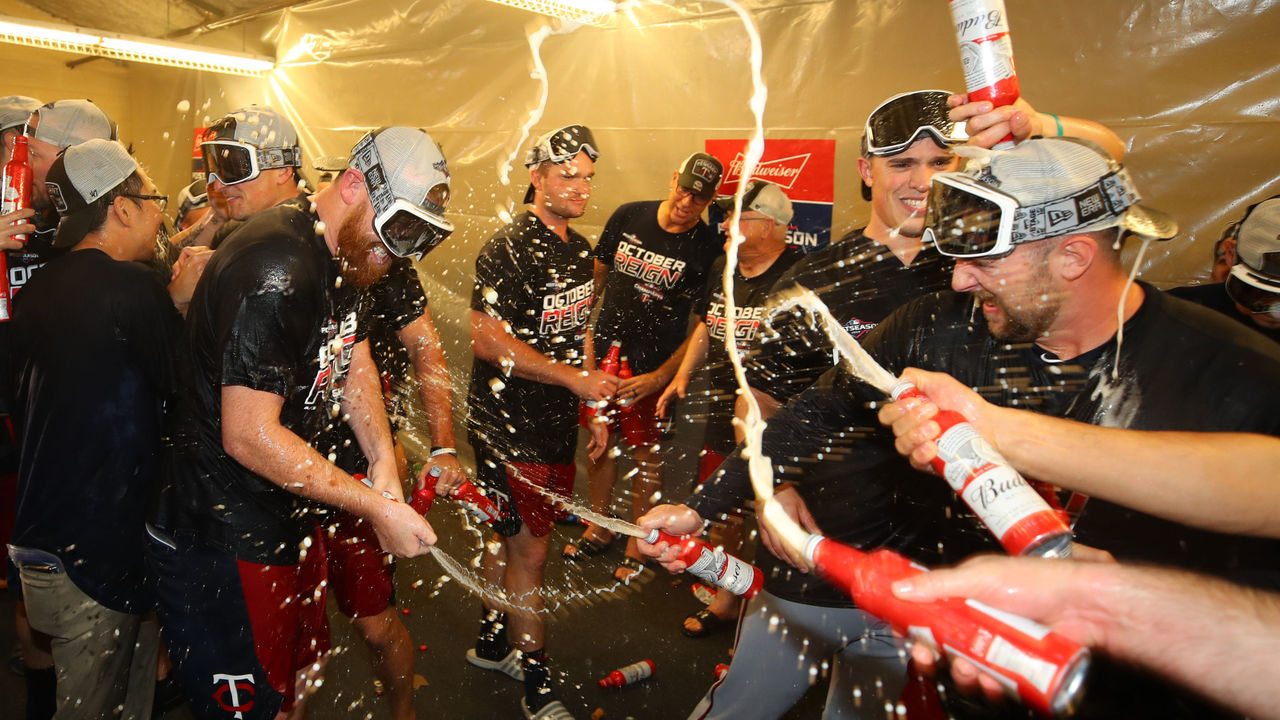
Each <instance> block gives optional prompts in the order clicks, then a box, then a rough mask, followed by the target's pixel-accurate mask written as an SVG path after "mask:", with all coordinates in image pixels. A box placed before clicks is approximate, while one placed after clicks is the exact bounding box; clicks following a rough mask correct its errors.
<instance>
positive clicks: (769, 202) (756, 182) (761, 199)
mask: <svg viewBox="0 0 1280 720" xmlns="http://www.w3.org/2000/svg"><path fill="white" fill-rule="evenodd" d="M733 197H734V196H733V195H721V196H719V197H717V198H716V207H718V208H720V209H721V210H723V211H724V212H726V213H731V212H733ZM742 211H743V212H748V211H751V212H758V213H760V214H761V215H764V216H766V217H771V218H773V219H774V220H777V221H778V223H779V224H780V225H786V224H787V223H790V222H791V216H792V215H793V214H794V210H793V209H792V208H791V199H790V198H788V197H787V194H786V193H785V192H783V191H782V188H780V187H778V186H777V185H774V184H773V183H771V182H768V181H766V180H760V179H753V180H751V182H749V183H747V189H746V191H745V192H743V194H742Z"/></svg>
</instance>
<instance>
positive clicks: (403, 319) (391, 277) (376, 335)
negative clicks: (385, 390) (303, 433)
mask: <svg viewBox="0 0 1280 720" xmlns="http://www.w3.org/2000/svg"><path fill="white" fill-rule="evenodd" d="M426 312H427V296H426V294H425V293H424V292H423V291H422V281H421V280H419V279H418V271H417V270H415V269H414V267H413V262H412V261H411V260H409V259H408V258H395V259H394V260H392V262H391V269H390V270H388V271H387V274H386V275H385V276H383V278H382V279H381V280H379V281H377V282H375V283H374V284H372V285H370V286H369V287H368V288H366V289H365V291H364V300H363V302H361V304H360V329H361V332H363V333H365V334H367V335H368V337H369V350H370V352H371V353H372V354H373V362H374V364H375V365H377V366H378V372H379V374H380V375H381V376H382V378H383V381H384V383H386V384H388V385H389V387H390V392H391V394H390V396H389V397H388V403H387V404H388V410H392V409H393V407H394V406H399V405H400V402H398V401H397V400H396V398H403V396H405V395H408V394H411V393H413V392H416V390H417V387H418V381H417V377H416V376H415V375H414V373H413V363H412V360H411V359H410V358H409V352H408V351H407V350H406V349H405V347H404V343H402V342H400V336H399V335H398V333H399V332H400V331H401V330H403V329H405V328H406V327H407V326H408V325H409V324H410V323H412V322H414V321H415V320H417V319H418V318H420V317H422V315H423V314H424V313H426ZM315 447H316V449H317V450H319V451H320V453H321V454H322V455H325V456H327V457H331V458H332V459H333V461H334V464H336V465H337V466H338V467H340V468H342V469H343V470H345V471H347V472H349V473H353V474H354V473H367V472H368V461H367V460H366V459H365V456H364V452H363V451H362V450H361V449H360V445H359V443H357V442H356V437H355V433H354V432H353V431H352V430H351V426H350V425H348V424H347V423H337V424H336V425H335V426H334V431H333V432H332V433H325V434H323V435H322V436H321V437H320V438H319V439H318V440H317V441H316V443H315Z"/></svg>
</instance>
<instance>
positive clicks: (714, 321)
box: [694, 246, 803, 455]
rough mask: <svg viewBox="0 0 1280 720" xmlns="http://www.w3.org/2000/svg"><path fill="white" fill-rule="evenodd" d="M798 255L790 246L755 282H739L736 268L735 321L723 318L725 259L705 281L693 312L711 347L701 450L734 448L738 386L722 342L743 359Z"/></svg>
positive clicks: (742, 279) (751, 279)
mask: <svg viewBox="0 0 1280 720" xmlns="http://www.w3.org/2000/svg"><path fill="white" fill-rule="evenodd" d="M802 256H803V255H802V253H801V252H800V251H799V250H797V249H795V248H793V247H790V246H788V247H787V248H786V249H785V250H783V251H782V254H781V255H779V256H778V257H777V259H776V260H774V261H773V264H772V265H770V266H769V268H768V269H767V270H765V271H764V272H762V273H760V274H759V275H756V276H754V277H749V278H748V277H743V275H742V272H741V271H740V270H738V269H737V268H735V269H734V271H733V303H734V306H735V312H736V315H735V317H734V318H733V319H732V330H730V329H729V327H730V318H728V317H727V313H726V307H725V295H724V264H725V258H723V257H721V258H718V259H717V260H716V261H715V263H714V264H712V266H711V272H710V274H709V275H708V276H707V284H706V288H705V289H704V291H703V296H702V300H701V301H699V303H698V304H697V306H696V307H695V308H694V312H696V313H697V314H698V315H699V316H701V317H702V321H703V322H704V323H706V326H707V334H708V335H709V336H710V337H709V338H708V339H709V341H710V346H709V347H708V348H707V359H706V365H705V367H706V370H707V373H708V383H707V389H706V391H705V401H706V409H705V411H704V412H705V417H706V420H707V435H706V440H705V443H704V444H705V445H706V446H707V447H709V448H711V450H713V451H715V452H717V453H719V454H721V455H728V454H729V453H730V452H733V448H734V446H735V445H737V444H738V443H737V442H735V441H734V439H733V405H734V401H735V400H736V399H737V396H738V380H737V378H735V377H734V375H733V363H732V362H731V361H730V360H729V351H728V350H727V349H726V348H725V337H726V336H727V335H728V333H729V332H732V333H733V338H734V345H735V346H736V347H737V348H738V352H739V353H741V354H744V355H745V354H746V352H747V351H748V350H750V349H751V346H752V344H753V343H754V342H755V339H756V336H757V335H758V334H759V333H760V331H761V328H762V327H763V321H764V317H765V315H766V314H767V312H768V299H769V290H770V288H772V287H773V284H774V283H776V282H777V281H778V278H780V277H782V274H783V273H784V272H786V271H787V269H788V268H790V267H791V266H792V265H793V264H795V262H796V261H797V260H799V259H800V258H801V257H802Z"/></svg>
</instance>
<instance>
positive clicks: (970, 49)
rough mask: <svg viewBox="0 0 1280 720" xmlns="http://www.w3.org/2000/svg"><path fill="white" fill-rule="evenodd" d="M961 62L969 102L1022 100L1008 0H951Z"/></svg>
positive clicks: (1011, 102)
mask: <svg viewBox="0 0 1280 720" xmlns="http://www.w3.org/2000/svg"><path fill="white" fill-rule="evenodd" d="M950 3H951V18H952V20H954V21H955V24H956V42H957V43H958V44H959V45H960V64H961V67H963V68H964V86H965V91H966V92H968V93H969V101H970V102H977V101H979V100H989V101H990V102H991V103H992V104H993V105H1012V104H1013V102H1014V101H1015V100H1017V99H1018V71H1017V68H1015V67H1014V64H1013V42H1012V41H1011V40H1010V39H1009V23H1008V20H1007V16H1006V15H1005V11H1004V0H950Z"/></svg>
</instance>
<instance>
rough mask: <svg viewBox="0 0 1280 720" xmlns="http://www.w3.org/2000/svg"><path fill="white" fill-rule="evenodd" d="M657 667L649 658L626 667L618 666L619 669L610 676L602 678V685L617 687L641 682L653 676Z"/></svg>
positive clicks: (604, 686) (603, 686)
mask: <svg viewBox="0 0 1280 720" xmlns="http://www.w3.org/2000/svg"><path fill="white" fill-rule="evenodd" d="M657 669H658V668H657V666H656V665H654V664H653V661H652V660H648V659H645V660H641V661H640V662H637V663H631V664H630V665H628V666H626V667H624V668H618V669H617V670H614V671H613V672H611V673H609V676H608V677H603V678H600V687H602V688H616V687H622V686H623V685H630V684H631V683H635V682H640V681H641V680H644V679H645V678H649V677H653V674H654V673H655V672H657Z"/></svg>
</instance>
